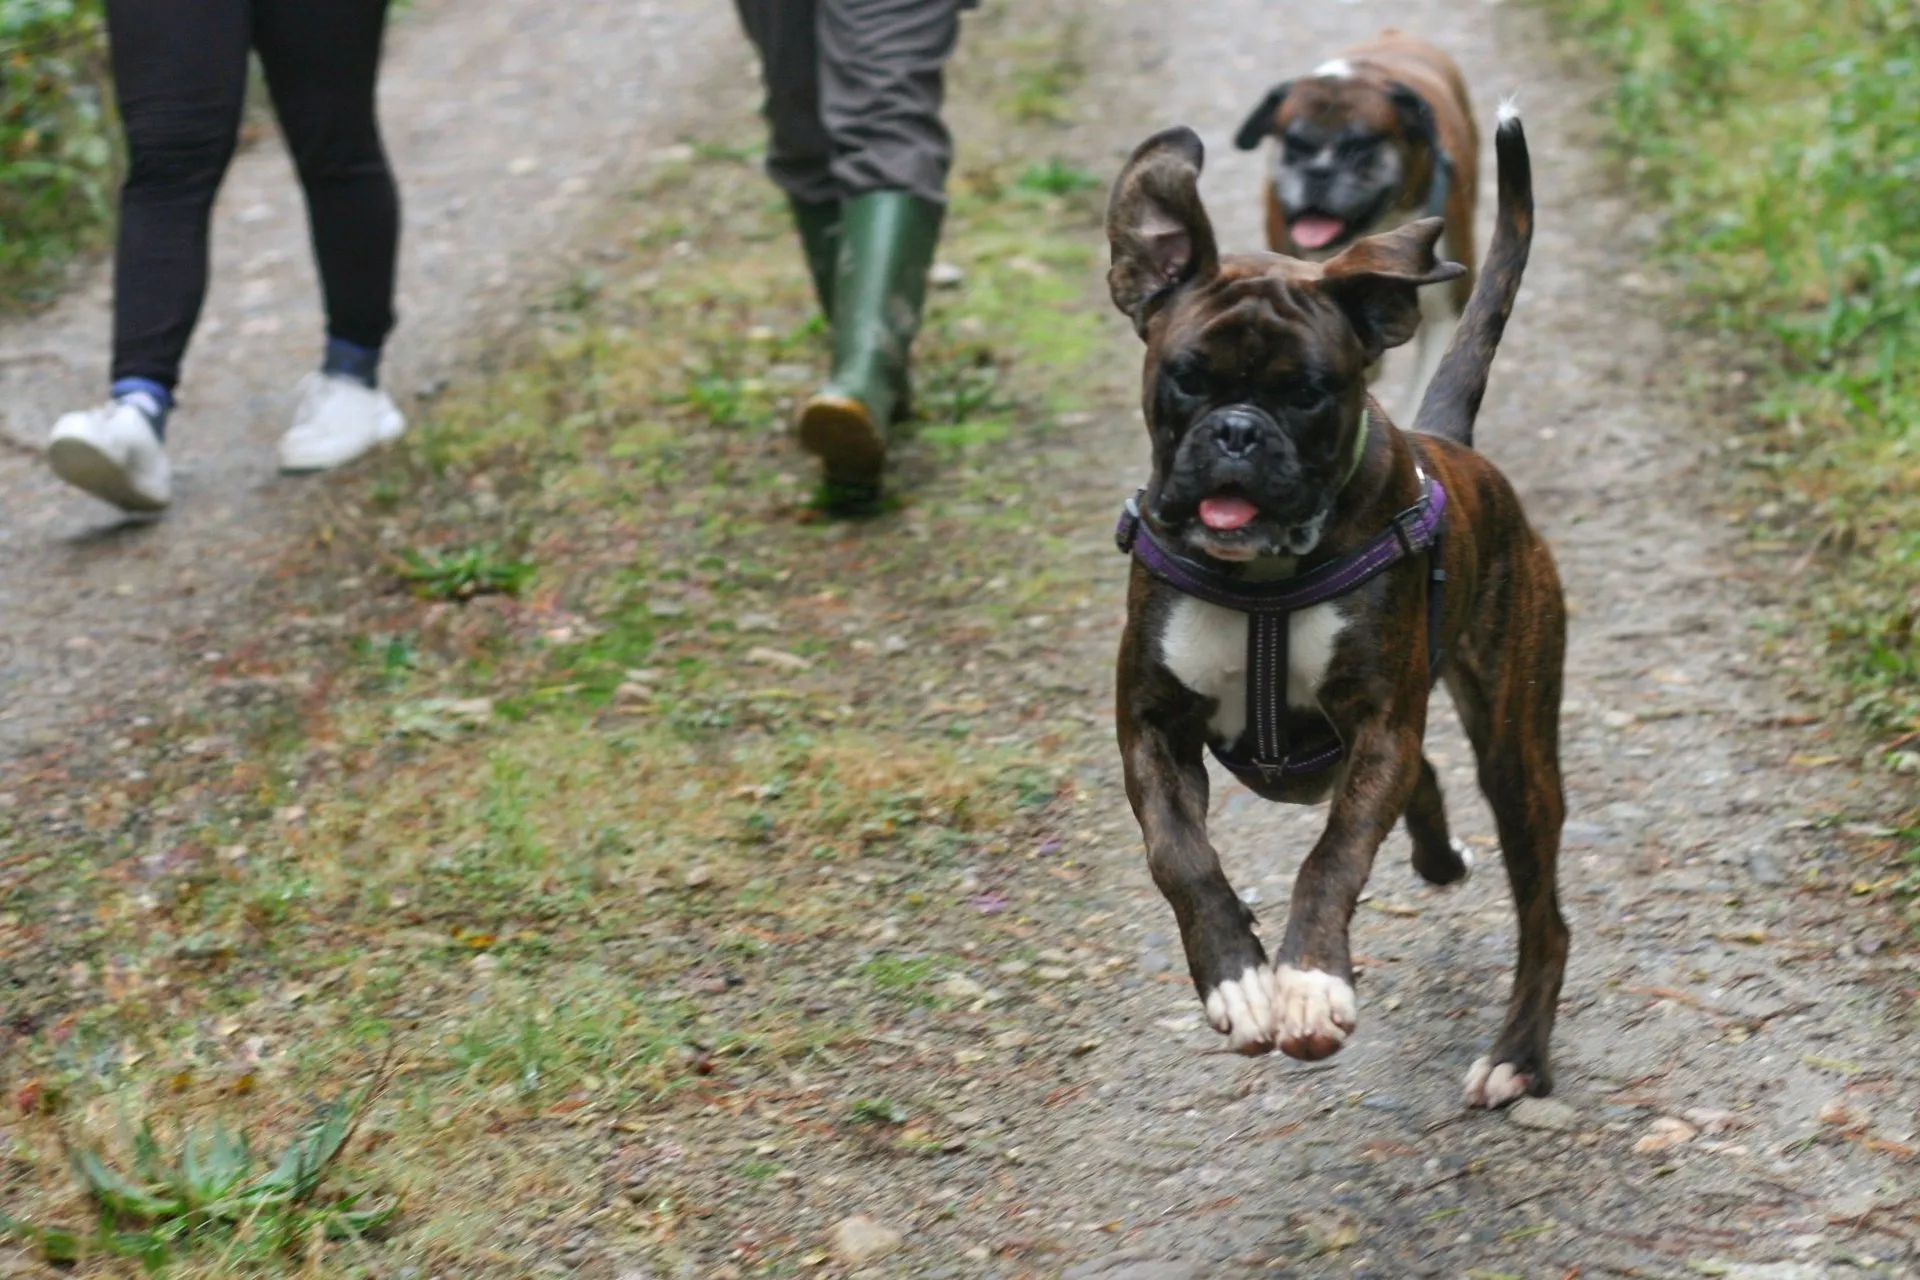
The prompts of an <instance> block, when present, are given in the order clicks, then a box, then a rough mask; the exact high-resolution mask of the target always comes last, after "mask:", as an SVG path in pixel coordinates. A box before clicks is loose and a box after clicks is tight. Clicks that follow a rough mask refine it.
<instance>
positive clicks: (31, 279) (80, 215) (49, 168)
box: [0, 0, 114, 306]
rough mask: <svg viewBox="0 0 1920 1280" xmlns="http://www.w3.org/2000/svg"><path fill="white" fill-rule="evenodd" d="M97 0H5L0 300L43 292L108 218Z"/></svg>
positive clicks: (0, 59) (1, 17)
mask: <svg viewBox="0 0 1920 1280" xmlns="http://www.w3.org/2000/svg"><path fill="white" fill-rule="evenodd" d="M105 86H106V42H105V40H104V38H103V36H102V32H101V11H100V4H99V0H0V305H9V304H10V305H15V306H17V305H21V304H30V303H34V302H39V301H42V300H44V299H45V298H46V297H47V296H48V294H49V291H50V289H51V287H52V286H53V285H54V284H55V282H56V281H57V278H58V275H59V272H60V270H61V268H63V267H64V266H65V265H66V264H67V263H68V262H69V261H70V260H71V259H72V257H73V255H74V253H75V252H76V251H78V250H79V249H81V248H82V247H84V246H85V245H87V244H88V243H89V242H90V241H91V240H92V239H93V238H94V237H95V236H96V235H97V234H98V233H99V231H100V229H101V228H102V227H104V226H105V225H106V221H107V217H108V196H109V193H110V187H111V183H112V178H113V169H114V145H113V143H112V142H111V140H110V134H109V112H108V107H107V104H106V102H105Z"/></svg>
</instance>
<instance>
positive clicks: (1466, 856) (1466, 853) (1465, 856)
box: [1447, 837, 1473, 884]
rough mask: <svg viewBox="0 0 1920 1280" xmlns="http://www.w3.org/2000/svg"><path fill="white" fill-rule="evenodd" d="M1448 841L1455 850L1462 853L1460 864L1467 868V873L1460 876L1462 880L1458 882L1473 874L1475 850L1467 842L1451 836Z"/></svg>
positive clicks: (1458, 881)
mask: <svg viewBox="0 0 1920 1280" xmlns="http://www.w3.org/2000/svg"><path fill="white" fill-rule="evenodd" d="M1447 843H1448V844H1450V845H1452V846H1453V851H1454V852H1455V853H1457V854H1459V855H1460V865H1462V866H1464V867H1465V868H1466V869H1467V870H1466V872H1465V874H1463V875H1462V876H1461V877H1460V880H1457V881H1455V882H1454V883H1456V884H1458V883H1460V882H1461V881H1464V880H1466V879H1467V878H1468V877H1469V876H1471V875H1472V874H1473V850H1471V849H1469V848H1467V846H1466V844H1465V842H1463V841H1460V840H1455V839H1452V838H1451V837H1449V839H1448V840H1447Z"/></svg>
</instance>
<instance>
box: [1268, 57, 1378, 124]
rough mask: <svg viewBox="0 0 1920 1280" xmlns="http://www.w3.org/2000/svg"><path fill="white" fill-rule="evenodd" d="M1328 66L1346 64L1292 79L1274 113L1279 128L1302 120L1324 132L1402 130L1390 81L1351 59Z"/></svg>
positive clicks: (1299, 122) (1303, 122)
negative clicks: (1336, 70)
mask: <svg viewBox="0 0 1920 1280" xmlns="http://www.w3.org/2000/svg"><path fill="white" fill-rule="evenodd" d="M1327 66H1328V67H1335V68H1344V70H1343V71H1341V72H1340V73H1338V74H1328V73H1327V72H1326V71H1325V69H1323V71H1322V73H1320V74H1316V75H1313V76H1310V77H1308V78H1306V79H1303V80H1296V81H1294V82H1293V88H1292V90H1291V91H1290V92H1289V93H1288V94H1287V96H1286V100H1285V101H1283V102H1282V103H1281V104H1280V110H1279V113H1278V115H1277V116H1276V117H1275V123H1276V124H1277V125H1278V126H1279V129H1278V131H1279V132H1281V133H1283V134H1284V133H1285V132H1286V130H1287V128H1288V126H1290V125H1295V124H1300V125H1305V126H1307V127H1309V128H1311V129H1315V130H1318V131H1320V132H1321V133H1323V134H1335V133H1338V132H1340V131H1341V130H1342V129H1346V128H1349V127H1352V126H1355V125H1357V126H1359V127H1360V128H1362V129H1366V130H1368V131H1370V132H1373V133H1386V134H1397V133H1399V132H1400V113H1399V110H1398V109H1397V108H1396V107H1395V106H1394V102H1393V94H1392V90H1391V87H1390V85H1389V83H1388V82H1387V81H1386V80H1385V79H1384V78H1383V77H1380V76H1377V75H1373V74H1371V73H1370V72H1369V71H1368V70H1366V69H1364V68H1360V67H1358V66H1355V65H1354V64H1351V63H1345V62H1334V63H1329V64H1327Z"/></svg>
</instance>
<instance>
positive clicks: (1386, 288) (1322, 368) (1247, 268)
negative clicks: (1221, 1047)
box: [1107, 109, 1567, 1107]
mask: <svg viewBox="0 0 1920 1280" xmlns="http://www.w3.org/2000/svg"><path fill="white" fill-rule="evenodd" d="M1496 141H1497V153H1498V158H1499V175H1500V203H1499V213H1498V219H1497V227H1496V230H1495V234H1494V238H1493V241H1492V245H1491V250H1490V253H1489V257H1488V262H1487V267H1486V270H1485V272H1484V273H1483V274H1482V276H1481V278H1480V280H1479V283H1478V285H1477V286H1476V288H1475V291H1474V293H1473V296H1472V299H1471V301H1470V302H1469V304H1468V307H1467V310H1466V313H1465V316H1464V318H1463V320H1462V322H1461V325H1460V327H1459V330H1458V332H1457V334H1456V335H1455V338H1454V341H1453V343H1452V346H1451V347H1450V348H1449V350H1448V352H1447V355H1446V359H1445V360H1444V361H1442V362H1441V364H1440V366H1439V368H1438V369H1437V370H1436V373H1435V377H1434V380H1433V385H1432V387H1431V389H1430V390H1429V392H1428V395H1427V398H1426V400H1425V402H1424V403H1423V404H1422V407H1421V412H1420V419H1419V422H1418V424H1417V428H1416V430H1415V431H1413V432H1402V431H1400V430H1398V429H1397V428H1395V427H1394V426H1393V425H1392V424H1391V423H1390V422H1388V421H1387V420H1386V418H1385V415H1384V414H1382V413H1381V412H1380V411H1379V409H1378V406H1377V405H1376V404H1374V403H1373V401H1372V400H1371V399H1370V398H1369V397H1368V395H1367V389H1366V379H1365V371H1366V369H1367V368H1368V366H1369V365H1370V364H1372V363H1373V362H1374V361H1375V360H1377V359H1378V358H1379V356H1380V354H1381V353H1382V352H1383V351H1385V350H1386V349H1388V348H1390V347H1393V346H1395V345H1397V344H1399V343H1403V342H1405V341H1406V340H1407V339H1408V338H1409V337H1410V336H1411V335H1412V334H1413V332H1414V329H1415V327H1416V325H1417V324H1418V323H1419V318H1420V305H1419V301H1418V294H1419V291H1420V290H1421V289H1423V288H1433V287H1438V286H1444V285H1445V284H1446V283H1447V282H1449V281H1451V280H1455V279H1458V278H1460V277H1461V274H1462V269H1461V268H1460V267H1459V266H1458V265H1456V264H1453V263H1448V262H1443V261H1441V260H1439V259H1438V258H1436V257H1435V255H1434V245H1435V243H1436V242H1437V241H1438V240H1439V239H1440V236H1441V231H1442V224H1441V222H1440V220H1439V219H1422V220H1420V221H1416V222H1411V223H1408V224H1407V225H1405V226H1403V227H1400V228H1399V229H1397V230H1395V231H1391V232H1388V233H1386V234H1384V235H1377V236H1370V237H1365V238H1362V239H1359V240H1355V241H1353V242H1352V243H1351V244H1349V245H1348V247H1347V248H1346V249H1345V250H1343V251H1342V252H1340V253H1339V254H1337V255H1335V256H1334V257H1332V258H1330V259H1329V260H1328V261H1327V262H1325V263H1324V264H1318V263H1308V262H1301V261H1299V260H1297V259H1294V258H1289V257H1282V256H1279V255H1276V254H1261V253H1250V254H1234V255H1226V256H1223V255H1222V254H1221V253H1220V252H1219V249H1218V248H1217V246H1216V244H1215V241H1214V234H1213V227H1212V224H1211V222H1210V221H1209V219H1208V217H1207V212H1206V209H1205V208H1204V207H1203V206H1202V204H1201V201H1200V197H1199V192H1198V187H1197V180H1198V178H1199V173H1200V167H1201V162H1202V148H1201V145H1200V139H1199V138H1198V137H1197V136H1196V135H1195V134H1194V133H1193V132H1192V131H1191V130H1188V129H1184V128H1176V129H1169V130H1167V131H1165V132H1163V133H1159V134H1156V135H1155V136H1153V137H1152V138H1149V139H1148V140H1147V141H1146V142H1144V143H1142V144H1141V146H1140V147H1139V148H1138V149H1137V150H1136V151H1135V152H1134V154H1133V157H1132V159H1131V160H1130V161H1129V162H1128V163H1127V166H1126V169H1125V170H1124V171H1123V172H1122V174H1121V175H1120V177H1119V179H1118V181H1117V182H1116V183H1115V186H1114V189H1113V194H1112V197H1111V201H1110V203H1109V205H1108V212H1107V234H1108V239H1109V241H1110V242H1111V245H1112V251H1113V265H1112V267H1111V269H1110V270H1109V272H1108V277H1107V278H1108V283H1109V286H1110V288H1111V291H1112V294H1113V300H1114V303H1115V305H1117V306H1118V307H1119V308H1120V310H1121V311H1123V312H1125V313H1126V314H1127V315H1128V316H1130V317H1131V318H1132V320H1133V323H1134V326H1135V328H1136V329H1137V330H1138V331H1139V333H1140V335H1141V336H1142V337H1143V338H1144V339H1145V340H1146V346H1147V352H1146V363H1145V371H1144V387H1143V405H1144V409H1145V414H1146V421H1147V426H1148V431H1149V435H1150V438H1151V445H1152V469H1151V473H1150V476H1149V479H1148V482H1147V484H1146V486H1145V487H1144V488H1143V489H1142V490H1141V491H1140V493H1139V494H1138V495H1137V497H1136V498H1135V500H1134V501H1132V502H1130V503H1128V506H1127V511H1126V512H1125V513H1124V514H1123V516H1122V518H1121V522H1120V527H1119V530H1118V539H1119V542H1120V544H1121V547H1122V549H1123V550H1125V551H1127V552H1129V553H1130V554H1131V555H1132V556H1133V559H1134V566H1133V574H1132V580H1131V584H1130V587H1129V591H1128V598H1127V624H1126V632H1125V635H1124V637H1123V639H1122V641H1121V646H1120V659H1119V671H1118V699H1117V705H1118V730H1119V740H1120V750H1121V754H1122V757H1123V762H1124V768H1125V775H1126V785H1127V798H1128V800H1129V801H1130V802H1131V803H1132V806H1133V811H1134V814H1135V816H1136V817H1137V818H1138V820H1139V822H1140V830H1141V834H1142V835H1143V836H1144V838H1145V843H1146V849H1147V860H1148V864H1149V867H1150V869H1151V871H1152V873H1153V878H1154V882H1155V883H1156V884H1157V885H1158V886H1159V888H1160V891H1161V892H1162V893H1163V894H1164V895H1165V896H1166V898H1167V900H1168V902H1169V903H1170V904H1171V905H1172V907H1173V911H1174V916H1175V918H1176V920H1177V921H1178V924H1179V927H1180V934H1181V938H1182V940H1183V942H1184V944H1185V948H1186V955H1187V966H1188V970H1189V972H1190V973H1191V975H1192V977H1193V982H1194V985H1195V987H1196V989H1197V990H1198V993H1199V996H1200V999H1201V1000H1202V1002H1203V1003H1204V1005H1205V1007H1206V1012H1207V1017H1208V1019H1209V1020H1210V1021H1211V1022H1212V1024H1213V1026H1214V1028H1215V1029H1216V1030H1218V1031H1219V1032H1221V1033H1222V1034H1223V1035H1225V1036H1227V1037H1228V1043H1229V1044H1230V1045H1231V1047H1233V1048H1234V1049H1237V1050H1239V1051H1241V1052H1243V1053H1265V1052H1267V1051H1269V1050H1271V1049H1273V1048H1276V1047H1277V1048H1279V1049H1280V1050H1281V1052H1283V1053H1286V1054H1288V1055H1290V1056H1293V1057H1296V1058H1309V1059H1311V1058H1323V1057H1325V1056H1327V1055H1328V1054H1331V1053H1333V1052H1335V1051H1336V1050H1338V1049H1339V1048H1340V1047H1341V1045H1342V1044H1343V1043H1344V1042H1345V1040H1346V1039H1347V1037H1348V1036H1349V1035H1350V1034H1351V1033H1352V1032H1353V1029H1354V1026H1355V1022H1356V1002H1355V997H1354V987H1353V979H1354V975H1353V964H1352V959H1351V957H1350V954H1349V951H1348V935H1347V931H1348V924H1349V920H1350V918H1351V916H1352V914H1353V911H1354V907H1355V905H1356V903H1357V902H1358V900H1359V896H1360V892H1361V889H1362V888H1363V887H1364V886H1365V884H1366V881H1367V877H1368V874H1369V872H1370V871H1371V868H1372V865H1373V859H1374V855H1375V853H1376V851H1377V850H1378V849H1379V846H1380V842H1381V841H1382V840H1383V839H1384V838H1385V837H1386V835H1387V833H1388V832H1389V831H1390V830H1391V829H1392V827H1393V825H1394V824H1395V823H1396V822H1398V821H1400V820H1401V819H1402V818H1404V819H1405V821H1406V826H1407V831H1408V834H1409V835H1410V836H1411V837H1412V840H1413V865H1414V869H1415V870H1416V871H1417V872H1418V873H1419V874H1420V875H1421V876H1422V877H1424V878H1425V879H1426V880H1428V881H1430V882H1432V883H1434V884H1446V883H1449V882H1451V881H1455V880H1459V879H1460V878H1462V877H1463V876H1465V875H1466V874H1467V872H1468V869H1469V865H1470V864H1469V860H1468V858H1467V856H1466V853H1465V850H1464V849H1463V848H1461V847H1460V846H1459V845H1457V844H1455V843H1454V842H1453V841H1452V839H1451V838H1450V837H1449V835H1448V830H1447V820H1446V812H1445V809H1444V807H1443V803H1442V799H1441V794H1440V787H1439V783H1438V781H1437V780H1436V778H1435V775H1434V770H1433V767H1432V766H1431V765H1430V764H1429V763H1427V761H1426V760H1425V758H1424V756H1423V754H1422V747H1421V742H1422V737H1423V735H1424V733H1425V731H1426V723H1427V707H1428V692H1429V689H1430V687H1431V685H1432V682H1433V679H1434V676H1435V674H1436V669H1437V674H1438V675H1439V677H1440V678H1442V679H1444V680H1446V682H1447V687H1448V689H1449V690H1450V691H1451V692H1452V695H1453V701H1454V705H1455V706H1456V707H1458V708H1459V711H1460V714H1461V717H1462V719H1463V720H1464V722H1465V726H1466V730H1467V734H1468V737H1469V738H1470V739H1471V740H1472V743H1473V749H1474V752H1475V755H1476V756H1477V758H1478V761H1479V777H1480V787H1481V790H1482V791H1484V792H1485V793H1486V797H1487V800H1488V803H1489V804H1490V805H1491V806H1492V809H1493V813H1494V817H1495V819H1496V822H1497V824H1498V828H1499V835H1500V847H1501V852H1502V857H1503V860H1504V862H1505V864H1506V869H1507V876H1508V880H1509V882H1510V884H1511V887H1512V890H1513V896H1514V899H1515V905H1516V907H1517V910H1518V915H1519V925H1520V945H1519V958H1518V964H1517V969H1516V974H1515V980H1514V987H1513V994H1512V999H1511V1002H1510V1003H1509V1005H1508V1008H1507V1014H1506V1020H1505V1023H1504V1025H1503V1026H1502V1027H1501V1029H1500V1032H1499V1034H1498V1035H1497V1036H1496V1037H1495V1038H1494V1041H1493V1044H1492V1046H1491V1048H1490V1049H1489V1050H1488V1052H1487V1054H1486V1055H1485V1056H1484V1057H1482V1058H1480V1059H1479V1061H1478V1062H1476V1063H1475V1064H1474V1065H1473V1067H1472V1069H1471V1071H1470V1072H1469V1074H1468V1077H1467V1081H1466V1101H1467V1103H1468V1104H1469V1105H1471V1106H1483V1107H1490V1106H1499V1105H1502V1104H1504V1103H1507V1102H1511V1101H1512V1100H1514V1099H1515V1098H1518V1097H1520V1096H1522V1095H1523V1094H1529V1093H1532V1094H1542V1093H1546V1092H1547V1091H1548V1090H1549V1089H1550V1088H1551V1075H1550V1073H1549V1066H1548V1058H1547V1046H1548V1039H1549V1037H1550V1035H1551V1032H1552V1029H1553V1021H1554V1013H1555V1006H1556V1003H1557V1002H1558V999H1559V993H1560V982H1561V975H1562V973H1563V972H1564V970H1565V967H1566V959H1567V928H1566V924H1565V923H1564V921H1563V920H1562V919H1561V916H1560V909H1559V905H1558V899H1557V890H1556V864H1557V860H1558V854H1559V842H1560V824H1561V818H1562V815H1563V808H1564V805H1563V799H1562V793H1561V784H1560V765H1559V711H1560V682H1561V659H1562V653H1563V649H1564V643H1565V610H1564V606H1563V604H1562V600H1561V594H1560V585H1559V580H1558V578H1557V577H1556V575H1555V572H1554V565H1553V558H1552V556H1551V554H1550V553H1549V552H1548V549H1547V546H1546V543H1545V542H1544V541H1542V540H1541V539H1540V538H1539V536H1538V535H1536V534H1535V533H1534V531H1533V530H1532V529H1531V528H1530V527H1529V526H1528V523H1527V519H1526V515H1525V513H1524V512H1523V511H1522V510H1521V507H1520V503H1519V500H1518V499H1517V498H1516V497H1515V495H1514V492H1513V489H1512V487H1511V486H1510V485H1509V484H1508V483H1507V481H1506V480H1505V479H1504V478H1503V477H1502V476H1501V474H1500V473H1499V472H1498V471H1497V470H1495V469H1494V467H1493V466H1492V465H1491V464H1490V463H1489V462H1488V461H1487V460H1486V459H1485V458H1484V457H1483V456H1481V455H1480V454H1479V453H1477V452H1475V451H1474V449H1473V448H1472V434H1473V419H1474V416H1475V414H1476V413H1477V412H1478V410H1479V406H1480V398H1481V394H1482V393H1483V392H1484V390H1485V388H1486V382H1487V373H1488V369H1489V366H1490V365H1491V364H1492V360H1493V354H1494V350H1495V348H1496V346H1497V345H1498V343H1499V340H1500V335H1501V332H1502V331H1503V329H1504V327H1505V323H1506V318H1507V315H1508V313H1509V311H1510V309H1511V307H1512V305H1513V299H1514V295H1515V293H1516V292H1517V291H1518V289H1519V287H1520V277H1521V273H1522V271H1523V270H1524V268H1525V265H1526V258H1527V250H1528V246H1529V244H1530V241H1531V234H1532V221H1533V203H1532V182H1531V176H1530V172H1529V165H1528V158H1527V148H1526V140H1525V137H1524V135H1523V133H1522V131H1521V127H1520V122H1519V120H1518V118H1517V117H1515V116H1512V115H1510V114H1509V113H1508V112H1507V111H1506V110H1505V109H1503V111H1502V122H1501V125H1500V129H1499V132H1498V135H1497V139H1496ZM1209 749H1211V750H1212V751H1213V753H1214V754H1215V755H1216V756H1217V757H1218V758H1219V759H1220V760H1221V762H1222V763H1223V764H1224V765H1226V766H1227V767H1228V768H1229V769H1230V770H1232V771H1233V772H1234V773H1235V774H1236V775H1237V776H1239V777H1240V778H1241V780H1242V781H1244V782H1245V783H1246V784H1247V785H1248V786H1249V787H1251V788H1253V789H1254V790H1255V791H1257V792H1258V793H1259V794H1260V795H1262V796H1264V797H1265V798H1267V799H1269V800H1277V801H1287V802H1293V803H1316V802H1318V801H1320V800H1323V799H1326V798H1328V797H1331V798H1332V808H1331V810H1330V812H1329V814H1328V819H1327V825H1326V829H1325V831H1324V832H1323V833H1322V834H1321V836H1320V838H1319V840H1318V841H1317V842H1316V843H1315V844H1314V846H1313V849H1312V850H1311V852H1309V853H1308V854H1307V856H1306V858H1305V860H1304V861H1303V862H1302V864H1301V866H1300V871H1299V876H1298V879H1297V881H1296V882H1295V885H1294V892H1293V898H1292V901H1291V904H1290V906H1289V909H1288V916H1287V927H1286V933H1285V935H1284V937H1283V939H1282V940H1281V943H1280V947H1279V951H1278V954H1277V955H1276V956H1275V957H1274V958H1273V960H1272V961H1271V962H1270V961H1269V959H1268V953H1267V951H1266V950H1265V948H1264V947H1263V946H1262V945H1261V941H1260V938H1259V936H1258V935H1257V934H1256V933H1255V931H1254V925H1255V921H1254V917H1253V913H1252V912H1251V911H1249V910H1248V909H1247V907H1246V905H1245V904H1244V903H1243V902H1242V901H1241V899H1240V897H1239V896H1238V895H1237V894H1236V893H1235V892H1234V889H1233V886H1232V885H1231V884H1229V883H1228V881H1227V877H1226V874H1225V872H1224V871H1223V870H1222V869H1221V866H1220V860H1219V858H1218V856H1217V855H1216V854H1215V852H1214V849H1213V846H1212V845H1211V844H1210V843H1209V842H1208V839H1207V829H1206V818H1207V787H1208V783H1207V770H1206V765H1205V754H1206V752H1207V751H1208V750H1209Z"/></svg>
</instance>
